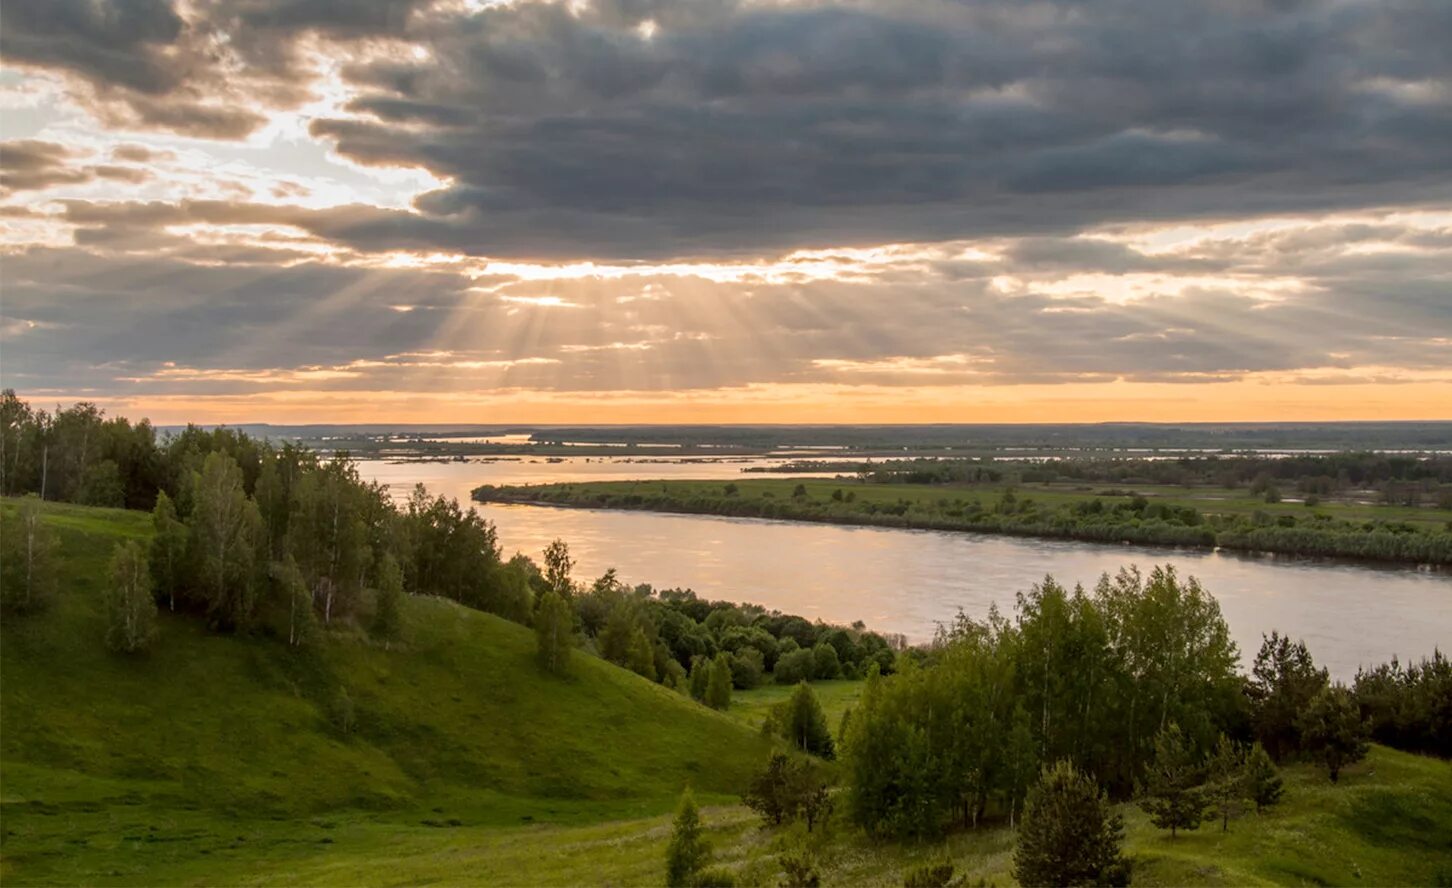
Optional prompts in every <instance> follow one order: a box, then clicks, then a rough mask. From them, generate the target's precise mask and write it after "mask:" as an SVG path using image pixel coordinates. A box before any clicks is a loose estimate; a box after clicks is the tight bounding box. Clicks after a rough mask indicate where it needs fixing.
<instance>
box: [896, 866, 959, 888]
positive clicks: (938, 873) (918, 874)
mask: <svg viewBox="0 0 1452 888" xmlns="http://www.w3.org/2000/svg"><path fill="white" fill-rule="evenodd" d="M902 884H903V888H948V886H949V885H951V884H953V864H951V863H949V862H948V861H943V862H942V863H924V864H922V865H921V866H915V867H913V868H912V869H910V870H908V871H907V875H905V876H903V880H902Z"/></svg>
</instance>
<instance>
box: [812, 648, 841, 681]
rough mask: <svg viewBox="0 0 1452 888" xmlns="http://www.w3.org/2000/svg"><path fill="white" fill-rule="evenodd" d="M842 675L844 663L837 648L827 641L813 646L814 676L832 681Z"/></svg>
mask: <svg viewBox="0 0 1452 888" xmlns="http://www.w3.org/2000/svg"><path fill="white" fill-rule="evenodd" d="M841 677H842V663H841V662H840V660H839V659H838V656H837V649H836V648H834V647H832V646H831V645H830V644H827V643H826V642H819V643H818V644H817V646H816V647H814V648H812V678H815V679H821V680H823V681H830V680H831V679H834V678H841Z"/></svg>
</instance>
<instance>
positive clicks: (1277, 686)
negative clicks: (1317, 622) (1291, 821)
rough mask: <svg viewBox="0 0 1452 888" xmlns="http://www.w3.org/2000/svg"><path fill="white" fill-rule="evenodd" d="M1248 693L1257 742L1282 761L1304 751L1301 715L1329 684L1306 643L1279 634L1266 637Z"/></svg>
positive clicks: (1256, 658) (1256, 657)
mask: <svg viewBox="0 0 1452 888" xmlns="http://www.w3.org/2000/svg"><path fill="white" fill-rule="evenodd" d="M1250 676H1251V678H1250V683H1249V685H1248V687H1247V693H1248V694H1249V696H1250V699H1251V724H1252V726H1253V727H1254V729H1255V735H1256V739H1257V740H1259V741H1260V743H1261V745H1262V746H1264V747H1265V750H1266V752H1268V753H1270V756H1271V758H1272V759H1274V760H1276V761H1281V760H1282V759H1284V758H1286V757H1287V756H1290V755H1294V754H1295V753H1297V752H1299V751H1300V750H1301V748H1302V740H1301V727H1300V723H1299V719H1300V715H1301V713H1302V712H1304V711H1305V710H1306V708H1307V707H1308V706H1309V705H1310V703H1311V700H1312V699H1313V698H1315V696H1316V695H1317V694H1318V693H1320V692H1321V690H1322V689H1323V688H1325V687H1326V685H1327V682H1328V681H1329V680H1330V679H1329V678H1328V676H1327V673H1326V670H1325V669H1317V668H1316V664H1315V662H1314V661H1313V660H1312V658H1311V652H1310V651H1309V650H1308V649H1307V648H1306V643H1305V642H1304V641H1297V642H1292V641H1291V640H1290V639H1289V638H1287V637H1286V636H1284V635H1281V634H1280V633H1279V632H1272V633H1271V634H1270V635H1268V636H1265V637H1264V641H1263V642H1262V643H1261V646H1260V651H1259V652H1258V653H1257V654H1256V656H1255V663H1254V665H1253V666H1252V667H1251V671H1250Z"/></svg>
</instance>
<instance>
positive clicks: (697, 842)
mask: <svg viewBox="0 0 1452 888" xmlns="http://www.w3.org/2000/svg"><path fill="white" fill-rule="evenodd" d="M710 857H711V848H710V845H708V844H707V843H706V839H705V837H704V836H703V835H702V834H701V815H700V812H699V811H697V810H696V800H695V799H694V798H693V797H692V796H691V791H690V790H689V789H687V790H686V791H685V792H684V793H682V794H681V804H680V807H679V808H677V809H676V819H675V824H674V826H673V828H672V830H671V841H670V844H669V845H667V846H666V884H667V885H669V886H671V888H684V886H688V885H691V884H693V883H694V882H695V879H696V874H697V873H699V872H700V871H701V870H702V869H704V868H705V866H706V863H707V862H708V861H709V860H710Z"/></svg>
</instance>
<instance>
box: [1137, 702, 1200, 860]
mask: <svg viewBox="0 0 1452 888" xmlns="http://www.w3.org/2000/svg"><path fill="white" fill-rule="evenodd" d="M1201 777H1202V773H1201V769H1200V767H1199V765H1198V763H1197V762H1196V761H1195V752H1194V750H1193V749H1191V748H1190V744H1189V743H1188V742H1186V740H1185V735H1184V733H1183V732H1181V731H1180V726H1179V725H1177V724H1175V723H1174V722H1170V724H1169V725H1168V726H1167V727H1166V728H1164V729H1163V730H1161V731H1160V733H1159V735H1158V736H1156V737H1155V755H1154V760H1153V761H1152V762H1150V765H1149V773H1148V775H1147V779H1146V782H1145V792H1146V797H1145V798H1144V799H1143V800H1141V802H1140V807H1142V808H1144V810H1145V812H1146V813H1148V814H1149V815H1150V821H1151V822H1152V823H1154V825H1155V826H1158V827H1159V828H1160V829H1168V830H1169V831H1170V838H1174V837H1175V835H1176V833H1177V832H1178V831H1179V830H1182V829H1199V827H1200V821H1201V820H1203V819H1204V817H1205V792H1204V788H1203V787H1202V786H1201V785H1200V784H1201Z"/></svg>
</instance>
